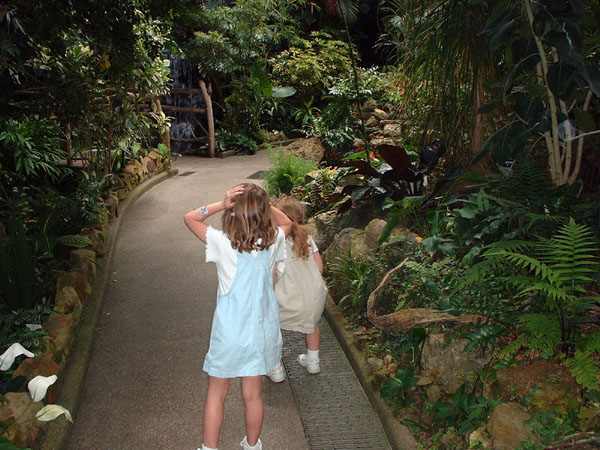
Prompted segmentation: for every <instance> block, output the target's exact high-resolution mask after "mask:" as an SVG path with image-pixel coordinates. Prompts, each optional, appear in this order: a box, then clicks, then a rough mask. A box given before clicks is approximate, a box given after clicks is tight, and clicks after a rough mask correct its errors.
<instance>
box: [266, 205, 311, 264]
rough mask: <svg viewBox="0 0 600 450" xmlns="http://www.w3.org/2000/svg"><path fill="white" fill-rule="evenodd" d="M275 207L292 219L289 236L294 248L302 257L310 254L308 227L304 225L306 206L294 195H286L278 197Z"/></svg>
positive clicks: (305, 257)
mask: <svg viewBox="0 0 600 450" xmlns="http://www.w3.org/2000/svg"><path fill="white" fill-rule="evenodd" d="M275 207H276V208H277V209H279V210H280V211H281V212H283V213H284V214H285V215H286V216H288V217H289V218H290V220H291V221H292V226H291V228H290V232H289V233H288V236H289V237H291V238H292V242H293V243H294V244H293V245H292V250H294V252H295V253H296V255H298V256H299V257H300V258H302V259H308V257H309V256H310V245H309V243H308V228H306V226H305V225H304V216H305V214H306V207H305V206H304V205H303V204H302V203H300V202H299V201H298V200H297V199H295V198H294V197H289V196H287V195H284V196H282V197H280V198H279V199H277V201H276V202H275Z"/></svg>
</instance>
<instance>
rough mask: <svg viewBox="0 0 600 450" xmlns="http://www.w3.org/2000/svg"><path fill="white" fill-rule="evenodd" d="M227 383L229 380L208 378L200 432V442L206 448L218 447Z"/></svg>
mask: <svg viewBox="0 0 600 450" xmlns="http://www.w3.org/2000/svg"><path fill="white" fill-rule="evenodd" d="M229 381H230V379H229V378H217V377H211V376H210V375H209V376H208V393H207V394H206V406H205V407H204V427H203V430H202V441H203V442H204V445H206V446H207V447H211V448H217V447H218V446H219V435H220V434H221V425H223V411H224V404H225V397H227V392H229Z"/></svg>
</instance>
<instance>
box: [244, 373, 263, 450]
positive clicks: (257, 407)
mask: <svg viewBox="0 0 600 450" xmlns="http://www.w3.org/2000/svg"><path fill="white" fill-rule="evenodd" d="M242 397H243V398H244V406H245V407H246V437H247V440H248V444H249V445H250V446H255V445H256V443H257V442H258V438H259V437H260V432H261V431H262V424H263V418H264V415H265V411H264V408H263V401H262V375H259V376H256V377H242Z"/></svg>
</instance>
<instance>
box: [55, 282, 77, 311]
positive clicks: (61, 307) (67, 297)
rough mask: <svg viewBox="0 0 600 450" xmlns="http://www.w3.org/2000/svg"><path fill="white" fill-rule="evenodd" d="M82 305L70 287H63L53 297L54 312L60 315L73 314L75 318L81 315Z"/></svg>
mask: <svg viewBox="0 0 600 450" xmlns="http://www.w3.org/2000/svg"><path fill="white" fill-rule="evenodd" d="M81 310H82V305H81V300H79V295H77V291H76V290H75V289H74V288H73V287H71V286H64V287H63V288H62V289H61V290H60V291H58V292H57V293H56V296H55V297H54V311H55V312H57V313H61V314H70V313H74V314H75V317H76V318H79V316H80V315H81Z"/></svg>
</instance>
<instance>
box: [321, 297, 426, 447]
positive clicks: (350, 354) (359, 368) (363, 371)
mask: <svg viewBox="0 0 600 450" xmlns="http://www.w3.org/2000/svg"><path fill="white" fill-rule="evenodd" d="M324 315H325V318H326V319H327V322H328V323H329V326H330V327H331V330H332V331H333V334H334V335H335V337H336V338H337V340H338V342H339V344H340V346H341V347H342V349H343V350H344V353H345V354H346V357H347V358H348V361H349V362H350V365H351V366H352V368H353V369H354V373H355V374H356V377H357V378H358V380H359V382H360V384H361V386H362V388H363V390H364V391H365V394H366V395H367V398H368V399H369V402H370V403H371V406H372V407H373V409H374V410H375V413H376V414H377V416H378V417H379V420H380V421H381V425H382V426H383V430H384V431H385V434H386V436H387V438H388V440H389V441H390V445H391V446H392V448H393V449H394V450H414V449H416V448H417V442H416V440H415V438H414V437H413V435H412V433H411V432H410V430H409V428H408V427H407V426H405V425H402V424H401V423H399V422H398V421H397V420H396V418H395V417H394V414H393V412H392V410H391V408H390V407H389V406H388V405H387V404H386V403H385V402H384V400H383V399H382V398H381V397H380V396H379V392H378V391H376V390H375V389H373V387H372V386H371V385H370V383H368V382H367V381H366V380H367V377H368V376H369V374H370V367H369V364H368V363H367V360H366V358H365V356H364V354H363V352H362V351H361V350H360V349H359V348H358V347H357V345H356V344H355V339H354V335H353V334H352V333H351V332H350V331H349V329H350V323H349V322H348V321H347V320H346V318H345V317H344V316H343V314H342V313H341V312H340V311H339V310H338V308H337V306H336V304H335V303H334V302H333V300H332V299H331V297H330V296H329V295H328V296H327V300H326V301H325V310H324Z"/></svg>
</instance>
